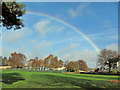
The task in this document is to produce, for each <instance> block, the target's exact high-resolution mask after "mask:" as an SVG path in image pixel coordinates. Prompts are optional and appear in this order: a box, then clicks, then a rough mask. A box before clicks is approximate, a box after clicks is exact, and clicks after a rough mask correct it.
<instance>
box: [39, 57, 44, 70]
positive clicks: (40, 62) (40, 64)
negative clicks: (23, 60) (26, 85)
mask: <svg viewBox="0 0 120 90" xmlns="http://www.w3.org/2000/svg"><path fill="white" fill-rule="evenodd" d="M38 65H39V69H40V67H41V66H43V65H44V61H43V60H42V59H40V60H39V61H38Z"/></svg>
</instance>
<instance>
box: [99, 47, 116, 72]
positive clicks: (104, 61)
mask: <svg viewBox="0 0 120 90" xmlns="http://www.w3.org/2000/svg"><path fill="white" fill-rule="evenodd" d="M115 56H117V52H116V51H112V50H108V49H103V50H101V51H100V54H99V55H98V65H100V66H104V65H107V66H108V67H109V72H111V64H112V62H111V61H112V60H113V58H114V57H115Z"/></svg>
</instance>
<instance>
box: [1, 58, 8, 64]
mask: <svg viewBox="0 0 120 90" xmlns="http://www.w3.org/2000/svg"><path fill="white" fill-rule="evenodd" d="M2 65H8V60H7V57H4V58H2Z"/></svg>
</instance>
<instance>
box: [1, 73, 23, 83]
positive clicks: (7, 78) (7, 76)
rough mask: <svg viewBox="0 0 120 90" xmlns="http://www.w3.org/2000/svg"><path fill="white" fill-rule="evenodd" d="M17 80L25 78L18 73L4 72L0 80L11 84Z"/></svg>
mask: <svg viewBox="0 0 120 90" xmlns="http://www.w3.org/2000/svg"><path fill="white" fill-rule="evenodd" d="M19 80H25V79H24V78H23V77H21V76H20V74H18V73H4V74H2V82H3V83H5V84H13V83H14V82H17V81H19Z"/></svg>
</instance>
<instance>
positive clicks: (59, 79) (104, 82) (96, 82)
mask: <svg viewBox="0 0 120 90" xmlns="http://www.w3.org/2000/svg"><path fill="white" fill-rule="evenodd" d="M118 79H119V78H118V76H111V75H91V74H63V73H47V72H27V71H5V70H4V71H2V87H3V88H116V87H118V83H116V82H110V80H118Z"/></svg>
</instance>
